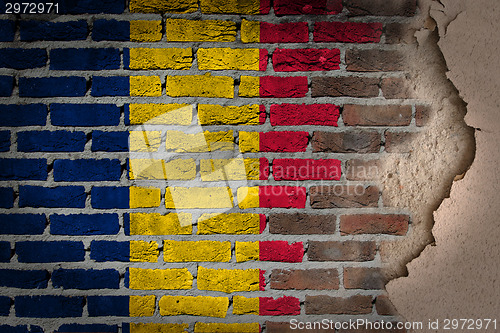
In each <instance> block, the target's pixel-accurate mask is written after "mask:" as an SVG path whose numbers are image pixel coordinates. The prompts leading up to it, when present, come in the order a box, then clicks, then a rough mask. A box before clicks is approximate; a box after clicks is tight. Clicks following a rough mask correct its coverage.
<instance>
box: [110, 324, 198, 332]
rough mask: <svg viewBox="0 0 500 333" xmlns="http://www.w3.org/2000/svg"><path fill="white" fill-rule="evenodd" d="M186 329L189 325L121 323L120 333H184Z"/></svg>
mask: <svg viewBox="0 0 500 333" xmlns="http://www.w3.org/2000/svg"><path fill="white" fill-rule="evenodd" d="M188 328H189V324H170V323H168V324H157V323H122V332H124V333H146V332H169V333H184V332H186V330H187V329H188ZM113 333H114V332H113Z"/></svg>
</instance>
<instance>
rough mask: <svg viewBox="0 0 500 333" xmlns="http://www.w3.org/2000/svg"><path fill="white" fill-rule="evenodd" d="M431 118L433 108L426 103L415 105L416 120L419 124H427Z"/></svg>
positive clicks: (420, 125)
mask: <svg viewBox="0 0 500 333" xmlns="http://www.w3.org/2000/svg"><path fill="white" fill-rule="evenodd" d="M430 118H431V108H430V106H426V105H417V106H416V107H415V122H416V124H417V126H419V127H422V126H427V125H428V124H429V121H430Z"/></svg>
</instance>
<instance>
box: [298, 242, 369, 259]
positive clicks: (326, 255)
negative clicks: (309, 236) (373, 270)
mask: <svg viewBox="0 0 500 333" xmlns="http://www.w3.org/2000/svg"><path fill="white" fill-rule="evenodd" d="M376 252H377V246H376V244H375V242H358V241H343V242H336V241H325V242H322V241H309V249H308V251H307V257H308V258H309V260H310V261H371V260H373V259H374V258H375V253H376Z"/></svg>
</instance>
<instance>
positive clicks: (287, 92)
mask: <svg viewBox="0 0 500 333" xmlns="http://www.w3.org/2000/svg"><path fill="white" fill-rule="evenodd" d="M259 90H260V92H259V93H260V97H276V98H286V97H291V98H300V97H305V96H306V94H307V92H308V91H309V87H308V82H307V77H306V76H291V77H286V78H285V77H279V76H262V77H260V87H259Z"/></svg>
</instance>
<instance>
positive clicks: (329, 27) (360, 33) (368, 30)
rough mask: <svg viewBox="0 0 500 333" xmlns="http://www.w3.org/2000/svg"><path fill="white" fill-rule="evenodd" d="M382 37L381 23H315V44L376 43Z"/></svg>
mask: <svg viewBox="0 0 500 333" xmlns="http://www.w3.org/2000/svg"><path fill="white" fill-rule="evenodd" d="M380 36H382V23H361V22H316V23H315V24H314V33H313V37H314V41H315V42H316V43H322V42H335V43H378V42H380Z"/></svg>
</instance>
